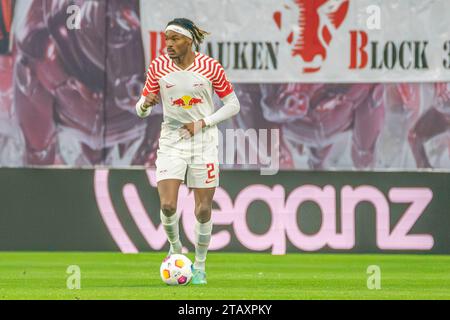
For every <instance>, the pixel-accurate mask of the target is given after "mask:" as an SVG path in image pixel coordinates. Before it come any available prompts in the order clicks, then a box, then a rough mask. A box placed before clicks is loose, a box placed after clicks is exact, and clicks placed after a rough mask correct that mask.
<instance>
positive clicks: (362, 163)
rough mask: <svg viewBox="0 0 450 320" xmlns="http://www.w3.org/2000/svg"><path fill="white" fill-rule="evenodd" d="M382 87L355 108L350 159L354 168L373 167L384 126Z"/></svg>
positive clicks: (377, 88)
mask: <svg viewBox="0 0 450 320" xmlns="http://www.w3.org/2000/svg"><path fill="white" fill-rule="evenodd" d="M382 90H383V87H382V86H378V87H376V88H375V89H374V90H373V92H372V93H371V96H370V97H368V98H367V99H366V100H364V101H363V102H362V103H361V104H360V105H358V106H357V108H356V110H355V115H354V122H353V135H352V159H353V164H354V166H355V168H357V169H365V168H373V167H374V166H375V148H376V144H377V141H378V137H379V135H380V133H381V129H382V128H383V124H384V103H383V102H382V101H383V98H382Z"/></svg>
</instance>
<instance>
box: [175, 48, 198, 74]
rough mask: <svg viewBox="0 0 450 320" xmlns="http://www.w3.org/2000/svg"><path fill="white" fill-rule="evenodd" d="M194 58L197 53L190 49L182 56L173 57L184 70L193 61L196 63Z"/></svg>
mask: <svg viewBox="0 0 450 320" xmlns="http://www.w3.org/2000/svg"><path fill="white" fill-rule="evenodd" d="M194 60H195V53H194V52H193V51H188V52H187V53H186V54H185V55H184V56H180V57H177V58H174V59H173V61H174V62H175V64H176V65H177V67H179V68H180V69H183V70H184V69H186V68H187V67H189V66H190V65H191V64H192V63H194Z"/></svg>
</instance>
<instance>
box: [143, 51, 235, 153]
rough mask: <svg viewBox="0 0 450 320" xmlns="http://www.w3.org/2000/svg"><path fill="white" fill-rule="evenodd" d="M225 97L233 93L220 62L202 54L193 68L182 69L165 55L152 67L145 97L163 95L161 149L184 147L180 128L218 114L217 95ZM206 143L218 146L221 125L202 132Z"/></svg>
mask: <svg viewBox="0 0 450 320" xmlns="http://www.w3.org/2000/svg"><path fill="white" fill-rule="evenodd" d="M214 92H215V93H216V94H217V95H218V96H219V98H224V97H226V96H227V95H229V94H230V93H232V92H233V87H232V85H231V83H230V82H229V81H228V79H227V77H226V75H225V71H224V69H223V67H222V66H221V65H220V63H219V62H217V61H216V60H214V59H213V58H211V57H208V56H207V55H204V54H202V53H198V52H196V53H195V59H194V62H193V63H192V65H190V66H189V67H187V68H186V69H185V70H182V69H180V68H179V67H178V66H177V65H175V63H174V62H173V60H172V59H170V58H169V56H168V55H167V54H166V55H162V56H159V57H158V58H156V59H155V60H153V61H152V62H151V64H150V67H149V70H148V73H147V81H146V83H145V87H144V90H143V93H142V95H143V96H147V95H148V94H149V93H154V94H158V93H160V96H161V102H162V106H163V117H164V121H163V123H162V126H161V137H160V148H161V147H163V146H164V145H166V146H168V147H169V146H170V147H171V148H183V149H185V148H184V147H183V146H186V145H187V144H186V142H185V141H182V140H181V139H180V134H179V131H178V129H179V128H180V127H181V126H182V125H183V124H185V123H190V122H194V121H198V120H201V119H203V118H205V117H207V116H209V115H211V114H213V113H214V111H215V110H214V103H213V94H214ZM202 134H203V137H204V138H203V143H204V141H209V142H210V143H211V144H213V145H217V144H218V137H217V126H215V125H214V126H211V127H207V128H204V129H203V130H202Z"/></svg>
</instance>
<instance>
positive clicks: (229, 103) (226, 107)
mask: <svg viewBox="0 0 450 320" xmlns="http://www.w3.org/2000/svg"><path fill="white" fill-rule="evenodd" d="M221 100H222V102H223V107H222V108H219V109H218V110H217V111H216V112H214V113H213V114H211V115H209V116H207V117H205V118H204V119H203V122H204V126H213V125H216V124H218V123H220V122H222V121H224V120H227V119H229V118H231V117H233V116H235V115H236V114H238V113H239V111H240V110H241V105H240V103H239V100H238V98H237V96H236V93H235V92H234V91H232V92H231V93H229V94H228V95H227V96H225V97H223V98H222V99H221Z"/></svg>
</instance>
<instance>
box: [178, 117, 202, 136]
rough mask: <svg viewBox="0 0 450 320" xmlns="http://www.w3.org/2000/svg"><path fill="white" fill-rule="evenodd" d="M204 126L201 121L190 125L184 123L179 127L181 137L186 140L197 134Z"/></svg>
mask: <svg viewBox="0 0 450 320" xmlns="http://www.w3.org/2000/svg"><path fill="white" fill-rule="evenodd" d="M205 125H206V124H205V121H204V120H203V119H202V120H199V121H195V122H191V123H186V124H185V125H183V126H182V127H181V136H182V137H183V138H185V139H188V138H190V137H192V136H193V135H194V134H196V133H197V132H199V131H200V130H201V129H202V128H204V127H205Z"/></svg>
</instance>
